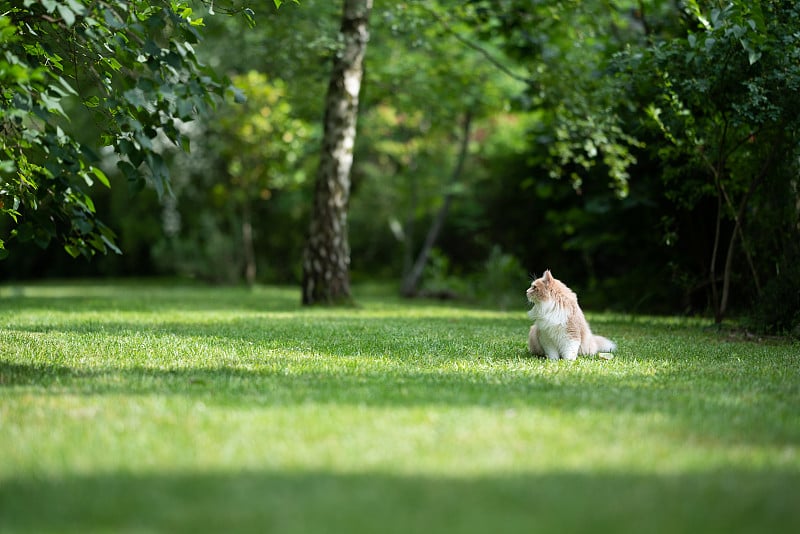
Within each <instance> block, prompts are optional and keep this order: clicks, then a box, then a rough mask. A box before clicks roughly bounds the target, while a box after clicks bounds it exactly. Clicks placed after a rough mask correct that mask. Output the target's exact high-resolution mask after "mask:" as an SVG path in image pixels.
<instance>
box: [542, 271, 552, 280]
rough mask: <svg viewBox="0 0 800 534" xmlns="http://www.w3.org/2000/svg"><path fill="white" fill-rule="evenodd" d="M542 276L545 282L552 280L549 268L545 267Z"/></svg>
mask: <svg viewBox="0 0 800 534" xmlns="http://www.w3.org/2000/svg"><path fill="white" fill-rule="evenodd" d="M543 277H544V281H545V282H552V281H553V275H552V274H550V269H547V270H546V271H545V272H544V275H543Z"/></svg>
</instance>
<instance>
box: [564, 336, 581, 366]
mask: <svg viewBox="0 0 800 534" xmlns="http://www.w3.org/2000/svg"><path fill="white" fill-rule="evenodd" d="M580 348H581V342H580V340H579V339H576V340H570V341H569V342H567V343H565V344H564V350H563V352H562V353H561V355H562V356H563V357H564V359H565V360H569V361H575V360H577V359H578V350H579V349H580Z"/></svg>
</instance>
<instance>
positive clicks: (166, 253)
mask: <svg viewBox="0 0 800 534" xmlns="http://www.w3.org/2000/svg"><path fill="white" fill-rule="evenodd" d="M232 81H233V83H234V84H235V86H236V87H237V89H238V90H239V91H241V94H242V96H243V100H244V101H243V102H241V103H235V102H227V103H225V104H224V105H222V106H220V107H219V109H218V110H217V111H216V112H215V113H214V114H212V115H209V116H208V117H207V118H206V119H204V121H203V124H202V126H201V127H200V128H198V129H196V130H194V131H192V132H189V133H187V135H188V136H189V137H190V138H191V139H192V144H193V145H194V146H195V148H196V151H197V152H199V153H201V154H202V156H183V157H181V155H180V154H176V158H177V160H176V161H175V162H174V164H173V166H174V175H175V176H174V179H173V182H174V190H175V198H174V201H172V202H165V204H164V208H165V213H170V214H171V215H170V216H171V217H172V221H173V222H172V223H171V224H170V223H168V222H167V221H165V227H164V233H165V239H164V240H162V241H161V243H160V245H159V247H158V262H159V263H161V264H162V265H164V266H165V267H168V266H169V265H173V266H176V267H177V269H176V270H177V272H178V273H180V274H182V275H188V276H195V277H200V278H203V279H208V280H215V281H224V282H236V281H239V280H241V279H242V276H244V275H245V272H246V269H247V267H248V265H247V264H248V261H252V262H253V263H255V261H256V257H257V258H258V260H259V263H262V264H269V263H272V262H273V259H274V258H273V256H274V255H275V254H276V249H277V247H278V246H279V239H280V235H278V236H275V235H274V234H280V233H281V232H276V231H275V229H274V228H271V227H270V225H268V224H263V223H265V222H266V221H268V220H270V219H272V220H273V224H274V225H280V224H282V222H283V223H286V222H287V221H285V220H284V221H281V219H280V218H277V219H275V218H270V217H269V213H270V212H271V211H275V210H276V209H278V208H275V207H273V205H274V202H273V200H274V199H273V197H275V196H276V195H280V194H281V193H284V192H291V191H293V190H295V189H297V188H298V187H300V186H301V185H302V184H303V183H304V181H305V179H306V176H307V167H308V161H307V159H308V156H309V154H308V152H309V150H310V148H309V146H313V145H310V141H311V140H312V138H313V136H314V135H315V130H314V128H312V127H311V126H310V125H308V124H306V123H305V122H304V121H302V120H300V119H297V118H296V117H295V116H294V112H293V110H292V106H291V104H290V103H289V101H288V98H287V89H286V85H285V83H284V82H282V81H281V80H272V81H270V80H268V79H267V77H266V76H265V75H264V74H261V73H258V72H255V71H250V72H248V73H245V74H242V75H235V76H233V77H232ZM201 184H202V186H201V187H199V186H200V185H201ZM287 226H288V224H287ZM248 232H249V234H248ZM267 243H268V244H270V247H267V249H266V250H261V249H262V247H263V246H264V245H265V244H267ZM248 247H251V249H248ZM248 254H252V255H253V256H252V257H250V256H248ZM249 267H250V268H252V269H255V265H249ZM273 274H276V273H275V272H273ZM253 276H255V273H253ZM286 276H287V275H286V274H283V277H286ZM252 281H253V280H250V282H251V283H252Z"/></svg>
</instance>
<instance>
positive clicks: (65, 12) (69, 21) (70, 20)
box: [57, 4, 75, 27]
mask: <svg viewBox="0 0 800 534" xmlns="http://www.w3.org/2000/svg"><path fill="white" fill-rule="evenodd" d="M57 9H58V13H59V14H60V15H61V18H63V19H64V23H65V24H66V25H67V27H70V26H72V25H73V24H75V13H73V11H72V10H71V9H70V8H69V7H68V6H66V5H64V4H58V6H57Z"/></svg>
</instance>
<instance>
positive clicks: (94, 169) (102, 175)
mask: <svg viewBox="0 0 800 534" xmlns="http://www.w3.org/2000/svg"><path fill="white" fill-rule="evenodd" d="M89 170H91V171H92V172H93V173H94V175H95V176H97V179H98V180H100V183H101V184H103V185H104V186H106V187H108V188H111V183H110V182H109V181H108V176H106V173H104V172H103V171H102V170H100V169H99V168H98V167H90V168H89Z"/></svg>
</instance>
